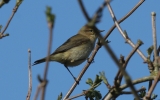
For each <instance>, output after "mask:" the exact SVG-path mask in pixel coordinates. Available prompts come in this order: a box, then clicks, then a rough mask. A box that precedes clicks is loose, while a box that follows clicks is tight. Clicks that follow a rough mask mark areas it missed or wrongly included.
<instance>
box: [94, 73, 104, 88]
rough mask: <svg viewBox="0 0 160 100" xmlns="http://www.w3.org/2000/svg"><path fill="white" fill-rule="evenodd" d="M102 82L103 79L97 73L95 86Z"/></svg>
mask: <svg viewBox="0 0 160 100" xmlns="http://www.w3.org/2000/svg"><path fill="white" fill-rule="evenodd" d="M101 82H102V79H101V78H100V77H99V75H96V79H95V81H94V83H93V85H92V86H93V87H95V86H97V84H99V83H101Z"/></svg>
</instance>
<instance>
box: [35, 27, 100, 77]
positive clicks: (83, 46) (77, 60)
mask: <svg viewBox="0 0 160 100" xmlns="http://www.w3.org/2000/svg"><path fill="white" fill-rule="evenodd" d="M100 32H102V31H100ZM96 39H97V35H96V33H95V30H94V28H93V27H90V26H88V25H85V26H83V27H82V28H81V29H80V30H79V32H78V34H76V35H74V36H72V37H71V38H69V39H68V40H67V41H66V42H65V43H63V44H62V45H61V46H60V47H58V48H57V49H56V50H55V51H54V52H53V53H52V54H51V55H50V56H49V61H56V62H59V63H61V64H64V66H65V67H66V68H67V70H68V71H69V72H70V70H69V69H68V67H73V66H77V65H79V64H81V63H83V62H84V61H85V60H86V59H87V58H88V56H89V55H90V53H91V52H92V50H93V48H94V45H95V41H96ZM45 61H46V57H45V58H42V59H39V60H36V61H35V62H34V64H33V65H36V64H40V63H43V62H45ZM70 74H71V75H72V76H73V74H72V73H71V72H70ZM73 78H74V79H75V80H76V78H75V77H74V76H73Z"/></svg>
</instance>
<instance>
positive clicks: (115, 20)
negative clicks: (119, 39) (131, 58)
mask: <svg viewBox="0 0 160 100" xmlns="http://www.w3.org/2000/svg"><path fill="white" fill-rule="evenodd" d="M106 2H107V0H106ZM107 7H108V9H109V11H110V14H111V16H112V19H113V21H114V23H115V25H116V27H117V28H118V30H119V32H120V33H121V35H122V36H123V38H124V39H125V40H126V41H127V43H129V44H130V45H131V46H132V47H133V48H135V45H134V43H133V42H132V41H131V40H130V39H129V38H127V37H126V35H125V34H124V32H123V31H122V29H121V27H120V25H119V24H118V22H117V19H116V17H115V15H114V13H113V10H112V8H111V6H110V4H109V3H107ZM137 52H138V54H139V55H140V56H141V57H142V59H143V60H144V62H147V58H146V57H145V56H144V54H143V53H142V52H141V51H140V50H139V49H138V50H137Z"/></svg>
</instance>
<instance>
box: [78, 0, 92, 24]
mask: <svg viewBox="0 0 160 100" xmlns="http://www.w3.org/2000/svg"><path fill="white" fill-rule="evenodd" d="M78 2H79V6H80V7H81V10H82V12H83V14H84V16H85V18H86V20H87V21H88V22H89V21H90V20H91V18H90V17H89V15H88V13H87V11H86V9H85V7H84V5H83V2H82V0H78Z"/></svg>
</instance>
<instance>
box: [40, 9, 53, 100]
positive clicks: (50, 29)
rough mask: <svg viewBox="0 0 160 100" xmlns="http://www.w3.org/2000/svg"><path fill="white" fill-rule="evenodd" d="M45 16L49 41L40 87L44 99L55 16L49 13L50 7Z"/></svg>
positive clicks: (42, 99)
mask: <svg viewBox="0 0 160 100" xmlns="http://www.w3.org/2000/svg"><path fill="white" fill-rule="evenodd" d="M48 13H50V14H48ZM47 14H48V15H47ZM46 16H47V21H48V28H49V41H48V51H47V58H46V66H45V70H44V76H43V81H44V83H45V85H44V86H43V87H42V94H41V100H44V98H45V91H46V84H47V82H48V81H47V73H48V67H49V55H50V52H51V48H52V35H53V26H54V18H55V16H54V14H51V8H50V7H47V10H46ZM42 83H43V82H42Z"/></svg>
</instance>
